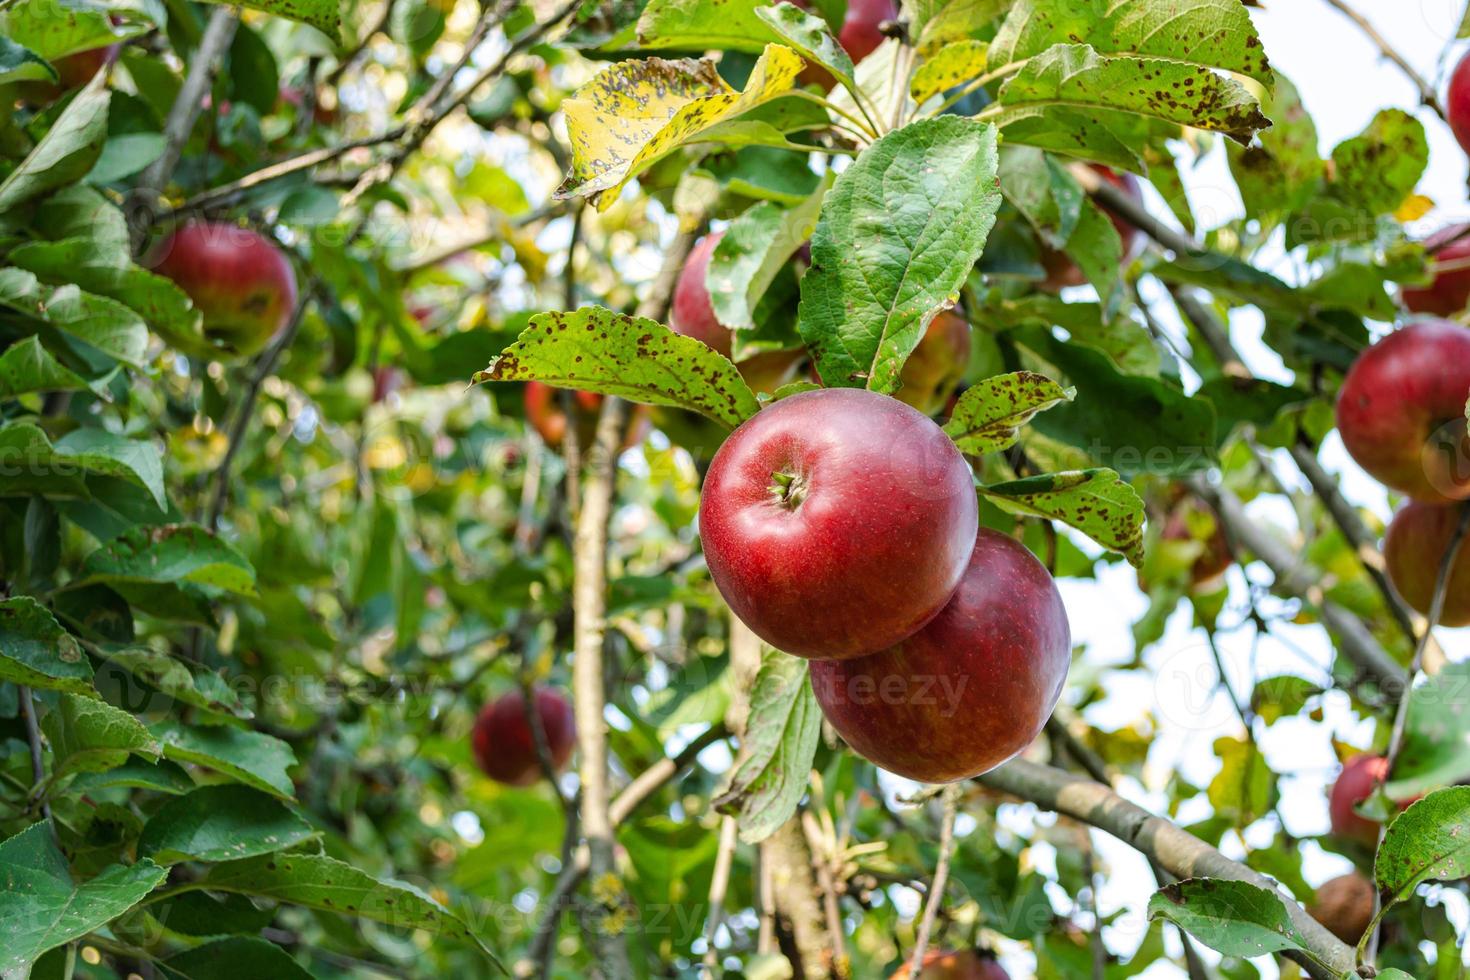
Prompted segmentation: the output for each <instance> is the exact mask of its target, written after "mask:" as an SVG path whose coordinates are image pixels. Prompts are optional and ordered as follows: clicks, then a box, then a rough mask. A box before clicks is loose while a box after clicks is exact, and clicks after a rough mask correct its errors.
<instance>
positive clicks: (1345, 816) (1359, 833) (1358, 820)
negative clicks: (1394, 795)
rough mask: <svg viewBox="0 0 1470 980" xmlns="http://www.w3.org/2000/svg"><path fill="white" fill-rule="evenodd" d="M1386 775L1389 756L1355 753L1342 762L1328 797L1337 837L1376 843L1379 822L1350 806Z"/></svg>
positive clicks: (1333, 829) (1368, 795) (1373, 788)
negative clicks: (1362, 814)
mask: <svg viewBox="0 0 1470 980" xmlns="http://www.w3.org/2000/svg"><path fill="white" fill-rule="evenodd" d="M1387 779H1388V760H1387V759H1385V758H1384V757H1383V756H1381V755H1372V754H1370V753H1366V752H1365V753H1364V754H1362V755H1355V756H1353V757H1352V758H1351V759H1349V760H1348V761H1347V762H1346V763H1344V764H1343V767H1342V772H1341V773H1339V774H1338V776H1337V782H1335V783H1333V784H1332V792H1331V795H1330V796H1329V797H1328V800H1327V812H1328V815H1329V816H1330V817H1331V818H1332V832H1333V833H1334V834H1336V835H1337V836H1338V837H1342V838H1345V839H1347V840H1355V841H1358V842H1359V843H1362V844H1366V845H1368V846H1369V847H1375V846H1377V844H1378V822H1377V821H1376V820H1369V819H1368V818H1367V817H1363V816H1360V815H1359V814H1358V812H1357V811H1356V810H1354V809H1353V807H1355V806H1357V805H1358V804H1359V803H1362V802H1363V801H1364V800H1366V799H1367V798H1368V797H1370V796H1372V795H1373V791H1374V790H1376V789H1377V788H1378V787H1379V786H1381V785H1383V783H1384V782H1386V781H1387Z"/></svg>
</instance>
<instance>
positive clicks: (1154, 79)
mask: <svg viewBox="0 0 1470 980" xmlns="http://www.w3.org/2000/svg"><path fill="white" fill-rule="evenodd" d="M993 57H994V56H993V55H992V58H993ZM1115 115H1117V116H1123V117H1125V121H1124V123H1123V125H1113V124H1112V123H1110V122H1109V117H1111V116H1115ZM1129 116H1135V117H1137V116H1142V117H1146V118H1152V119H1163V120H1165V121H1166V122H1172V123H1178V124H1180V125H1184V126H1192V127H1194V128H1195V129H1203V130H1208V131H1209V132H1214V133H1224V134H1225V135H1226V136H1229V137H1230V138H1231V139H1233V140H1235V141H1236V142H1238V143H1242V144H1245V143H1249V142H1250V140H1251V137H1252V136H1254V135H1255V134H1256V132H1257V131H1259V130H1262V129H1265V128H1267V127H1268V126H1270V125H1271V121H1270V120H1269V119H1267V118H1266V117H1265V115H1264V114H1263V113H1262V112H1261V106H1260V103H1258V102H1257V101H1256V98H1255V96H1253V95H1251V94H1250V92H1249V91H1248V90H1247V89H1246V88H1245V86H1244V85H1242V84H1241V83H1240V82H1237V81H1235V80H1234V79H1232V78H1227V77H1225V76H1223V75H1219V74H1216V73H1215V72H1213V71H1211V70H1210V69H1208V68H1202V67H1199V66H1197V65H1190V64H1187V63H1185V62H1181V61H1173V60H1170V59H1167V58H1157V57H1144V56H1138V55H1128V56H1124V57H1107V56H1104V55H1100V54H1098V52H1097V51H1096V50H1094V49H1093V48H1092V47H1090V46H1089V45H1086V44H1058V45H1055V46H1054V47H1051V48H1048V49H1047V50H1046V51H1044V52H1042V53H1041V54H1038V55H1036V56H1035V57H1034V58H1032V59H1031V60H1030V61H1028V62H1026V65H1025V67H1024V68H1022V69H1021V70H1020V71H1019V72H1017V73H1016V74H1015V75H1013V76H1012V77H1011V79H1010V80H1009V81H1008V82H1006V83H1005V85H1003V86H1002V87H1001V89H1000V92H999V93H998V95H997V104H996V105H994V106H991V107H990V108H988V109H986V110H985V111H984V112H982V113H981V114H980V116H979V118H981V119H986V120H993V121H994V122H995V123H996V124H997V125H998V126H1000V127H1001V130H1002V132H1003V133H1004V134H1005V136H1006V137H1007V138H1008V139H1012V140H1015V141H1017V142H1024V143H1026V144H1028V145H1031V146H1041V147H1043V148H1045V149H1051V150H1054V151H1056V152H1071V153H1072V154H1073V155H1075V156H1089V155H1090V154H1089V150H1090V143H1091V142H1094V141H1097V140H1098V139H1099V138H1100V137H1099V136H1098V135H1096V134H1094V135H1091V136H1086V138H1085V139H1084V135H1085V134H1080V133H1077V132H1075V129H1076V125H1077V120H1078V119H1079V118H1081V119H1088V120H1091V121H1092V122H1094V123H1097V124H1099V125H1100V126H1101V127H1102V128H1103V129H1104V130H1105V131H1106V132H1107V133H1108V134H1111V135H1112V136H1113V137H1114V138H1115V139H1116V140H1118V141H1119V142H1120V143H1123V144H1124V145H1128V144H1130V142H1132V141H1134V140H1136V139H1137V138H1138V136H1140V135H1142V136H1146V135H1147V132H1146V130H1145V131H1143V132H1142V133H1130V132H1128V131H1127V128H1126V127H1127V124H1126V117H1129ZM1068 134H1070V135H1071V137H1072V139H1073V140H1074V143H1073V145H1072V146H1071V148H1070V150H1068V149H1067V148H1066V144H1065V143H1064V142H1063V143H1059V142H1057V141H1058V140H1065V139H1066V138H1067V137H1068ZM1042 136H1048V137H1051V139H1049V140H1045V141H1043V139H1042ZM1141 147H1142V144H1141V143H1139V144H1138V146H1137V147H1135V148H1134V149H1135V151H1139V150H1141Z"/></svg>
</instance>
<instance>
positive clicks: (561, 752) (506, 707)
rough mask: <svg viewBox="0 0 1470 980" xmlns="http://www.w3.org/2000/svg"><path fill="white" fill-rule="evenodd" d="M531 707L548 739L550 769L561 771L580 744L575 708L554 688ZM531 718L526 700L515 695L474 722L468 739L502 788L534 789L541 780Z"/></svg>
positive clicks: (541, 692) (497, 701)
mask: <svg viewBox="0 0 1470 980" xmlns="http://www.w3.org/2000/svg"><path fill="white" fill-rule="evenodd" d="M532 703H533V705H534V707H535V715H536V718H537V719H538V721H539V724H540V725H541V730H542V731H543V732H544V733H545V734H546V748H547V752H548V754H549V755H550V757H551V765H552V768H553V769H557V770H560V769H561V767H562V766H564V765H566V764H567V759H569V758H570V757H571V754H572V745H573V743H574V742H575V741H576V724H575V721H574V718H573V714H572V706H571V703H570V702H569V701H567V699H566V697H565V696H564V695H563V694H562V693H561V692H560V691H555V690H552V689H550V688H537V689H536V691H535V697H534V699H533V702H532ZM528 714H529V712H528V711H527V710H526V699H525V696H524V695H523V694H522V693H521V692H520V691H511V692H509V693H507V694H503V695H501V696H500V697H499V698H496V699H495V700H494V701H491V702H490V703H489V704H487V705H485V707H484V708H482V709H481V710H480V713H479V715H478V716H477V717H476V718H475V727H474V730H473V731H472V732H471V734H470V746H471V748H472V749H473V750H474V753H475V762H477V763H478V764H479V766H480V768H481V769H482V770H483V771H484V773H485V775H487V776H489V777H490V778H491V779H493V780H495V781H496V782H498V783H504V784H506V785H507V786H530V785H533V784H534V783H535V782H536V781H537V780H539V779H541V777H542V775H543V772H542V769H541V760H540V758H539V756H538V755H537V753H536V736H535V734H534V733H533V732H532V731H531V724H530V719H529V718H528V717H527V716H528Z"/></svg>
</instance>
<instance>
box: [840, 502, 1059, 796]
mask: <svg viewBox="0 0 1470 980" xmlns="http://www.w3.org/2000/svg"><path fill="white" fill-rule="evenodd" d="M1071 659H1072V632H1071V628H1070V626H1069V625H1068V623H1067V610H1066V607H1065V606H1063V605H1062V597H1061V593H1059V592H1058V591H1057V586H1056V583H1055V582H1053V581H1052V577H1051V575H1050V574H1049V573H1048V572H1047V570H1046V568H1045V566H1043V565H1042V564H1041V562H1039V561H1037V560H1036V557H1035V556H1034V555H1032V554H1031V552H1030V551H1028V550H1027V549H1026V547H1025V545H1022V544H1021V543H1019V542H1018V541H1016V540H1015V539H1013V538H1010V537H1007V536H1006V535H1004V534H1001V533H1000V532H998V531H992V530H989V529H988V528H982V529H981V530H980V532H979V536H978V537H977V538H976V540H975V549H974V552H973V554H972V555H971V557H970V564H969V567H968V568H967V569H966V571H965V577H964V578H963V579H962V580H961V581H960V587H959V590H958V591H957V592H955V594H954V598H953V599H951V600H950V601H949V605H947V606H945V607H944V611H943V612H941V613H940V614H939V615H938V616H937V617H935V619H934V620H933V621H932V622H931V623H929V625H928V626H925V627H924V628H923V629H921V630H920V631H919V632H917V633H915V634H914V635H913V636H910V637H909V638H907V639H905V640H903V641H901V642H899V643H898V644H896V645H895V646H893V647H892V648H890V649H887V650H884V651H882V652H881V653H876V654H874V655H872V656H870V657H861V658H859V659H856V660H842V661H821V662H818V663H814V664H812V668H811V676H812V690H813V691H815V692H816V696H817V703H818V704H819V705H821V708H822V714H824V715H825V716H826V717H827V721H828V722H830V723H831V725H832V727H833V728H834V729H836V730H837V734H839V735H841V736H842V737H843V739H844V740H846V742H847V744H848V745H850V746H851V747H852V748H853V750H854V751H856V752H857V753H858V754H859V755H861V756H863V757H864V758H866V759H868V760H869V761H871V762H873V763H874V764H876V765H878V766H880V767H882V768H884V769H887V770H888V771H889V772H891V773H895V774H896V775H899V776H905V777H907V778H909V779H915V780H919V781H920V782H925V783H950V782H954V781H955V780H958V779H968V778H970V777H972V776H978V775H980V774H981V773H984V772H989V771H990V770H991V769H994V768H995V767H996V766H998V765H1000V764H1001V763H1003V762H1005V761H1006V760H1008V759H1011V758H1014V757H1015V756H1016V755H1017V754H1018V753H1019V752H1021V751H1022V750H1024V749H1025V748H1026V746H1028V745H1030V744H1031V742H1032V740H1033V739H1035V738H1036V736H1037V735H1038V734H1040V732H1041V729H1042V727H1043V726H1044V725H1045V724H1046V720H1047V719H1048V718H1050V717H1051V713H1052V709H1053V708H1055V707H1056V703H1057V698H1059V697H1060V696H1061V693H1062V685H1063V683H1065V682H1066V679H1067V668H1068V666H1069V665H1070V664H1071Z"/></svg>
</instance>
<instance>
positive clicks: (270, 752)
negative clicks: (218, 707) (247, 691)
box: [151, 721, 296, 799]
mask: <svg viewBox="0 0 1470 980" xmlns="http://www.w3.org/2000/svg"><path fill="white" fill-rule="evenodd" d="M151 731H152V732H153V734H154V736H155V737H156V738H157V739H158V741H159V744H160V745H162V746H163V756H164V758H166V759H172V760H173V761H175V762H192V763H194V764H195V765H200V766H208V767H209V768H210V769H214V770H215V771H217V772H220V773H223V774H224V775H226V776H228V777H230V778H231V779H233V780H235V781H236V782H240V783H244V784H245V785H247V786H253V787H255V788H256V789H259V790H264V791H265V792H267V793H271V794H273V795H275V796H279V797H282V798H284V799H290V798H291V795H292V793H293V792H294V787H293V786H292V784H291V777H290V776H288V775H287V774H286V770H288V769H290V768H291V767H292V766H294V765H295V764H296V753H294V752H292V751H291V746H290V745H288V744H287V743H285V742H283V741H281V740H280V739H278V738H274V737H272V736H270V735H266V734H264V733H263V732H247V731H245V730H243V729H240V728H234V727H231V726H228V725H219V726H209V727H206V726H201V725H193V726H189V725H183V724H181V723H179V722H176V721H161V722H158V723H157V724H155V725H153V726H152V728H151Z"/></svg>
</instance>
